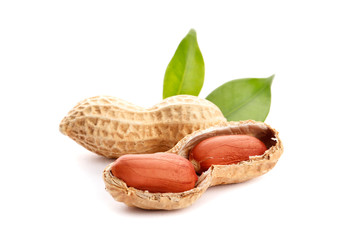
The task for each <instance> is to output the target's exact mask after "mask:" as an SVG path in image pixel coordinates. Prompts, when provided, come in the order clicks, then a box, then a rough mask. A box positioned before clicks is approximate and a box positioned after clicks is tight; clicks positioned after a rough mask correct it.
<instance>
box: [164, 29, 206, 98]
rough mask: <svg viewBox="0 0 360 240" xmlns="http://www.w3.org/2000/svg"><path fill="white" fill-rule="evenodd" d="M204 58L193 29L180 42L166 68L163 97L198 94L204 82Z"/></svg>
mask: <svg viewBox="0 0 360 240" xmlns="http://www.w3.org/2000/svg"><path fill="white" fill-rule="evenodd" d="M204 77H205V66H204V59H203V56H202V54H201V51H200V49H199V45H198V43H197V39H196V32H195V30H194V29H191V30H190V31H189V33H188V34H187V35H186V36H185V38H184V39H183V40H182V41H181V42H180V44H179V46H178V48H177V49H176V52H175V54H174V56H173V58H172V59H171V61H170V63H169V65H168V66H167V68H166V72H165V77H164V87H163V98H164V99H165V98H167V97H170V96H174V95H180V94H188V95H194V96H197V95H199V93H200V90H201V88H202V86H203V83H204Z"/></svg>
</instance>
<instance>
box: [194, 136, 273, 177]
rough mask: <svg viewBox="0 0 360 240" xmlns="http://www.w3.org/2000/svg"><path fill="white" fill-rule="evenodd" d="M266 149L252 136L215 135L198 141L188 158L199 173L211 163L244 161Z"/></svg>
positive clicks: (228, 163) (222, 163)
mask: <svg viewBox="0 0 360 240" xmlns="http://www.w3.org/2000/svg"><path fill="white" fill-rule="evenodd" d="M266 150H267V148H266V146H265V144H264V143H263V142H262V141H260V140H259V139H257V138H256V137H253V136H248V135H223V136H215V137H210V138H207V139H205V140H203V141H201V142H200V143H198V144H197V145H196V146H195V147H194V148H193V149H192V150H191V151H190V154H189V160H190V161H191V162H192V163H193V165H194V166H195V170H196V172H197V173H199V174H200V173H202V172H205V171H206V170H208V169H209V168H210V167H211V166H212V165H230V164H234V163H238V162H241V161H246V160H249V157H250V156H256V155H262V154H263V153H264V152H265V151H266Z"/></svg>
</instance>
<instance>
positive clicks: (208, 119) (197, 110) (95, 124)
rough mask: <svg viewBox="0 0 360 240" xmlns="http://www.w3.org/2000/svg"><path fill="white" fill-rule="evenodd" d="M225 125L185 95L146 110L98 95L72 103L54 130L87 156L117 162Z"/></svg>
mask: <svg viewBox="0 0 360 240" xmlns="http://www.w3.org/2000/svg"><path fill="white" fill-rule="evenodd" d="M225 121H226V119H225V118H224V116H223V114H222V113H221V111H220V109H219V108H218V107H217V106H216V105H215V104H213V103H211V102H209V101H207V100H205V99H201V98H198V97H194V96H189V95H178V96H173V97H169V98H167V99H165V100H163V101H162V102H160V103H159V104H157V105H155V106H153V107H151V108H148V109H145V108H142V107H138V106H135V105H133V104H131V103H128V102H125V101H123V100H121V99H119V98H115V97H109V96H98V97H92V98H88V99H85V100H83V101H82V102H80V103H78V104H77V105H76V106H75V107H74V108H73V109H72V110H71V111H70V112H69V113H68V115H67V116H66V117H65V118H64V119H63V120H62V121H61V123H60V131H61V132H62V133H63V134H65V135H67V136H69V137H70V138H72V139H73V140H74V141H76V142H77V143H79V144H80V145H82V146H83V147H85V148H86V149H88V150H90V151H92V152H95V153H97V154H100V155H103V156H105V157H108V158H118V157H119V156H121V155H124V154H133V153H135V154H136V153H155V152H164V151H167V150H169V149H170V148H172V147H173V146H174V145H175V144H176V143H177V142H178V141H179V140H180V139H182V138H183V137H184V136H185V135H187V134H190V133H192V132H193V131H196V130H199V129H205V128H208V127H210V126H213V125H216V124H218V123H221V122H225Z"/></svg>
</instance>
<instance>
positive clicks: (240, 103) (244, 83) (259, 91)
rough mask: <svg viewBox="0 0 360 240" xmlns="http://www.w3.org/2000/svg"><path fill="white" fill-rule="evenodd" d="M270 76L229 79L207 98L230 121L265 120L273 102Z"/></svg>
mask: <svg viewBox="0 0 360 240" xmlns="http://www.w3.org/2000/svg"><path fill="white" fill-rule="evenodd" d="M273 78H274V75H273V76H271V77H269V78H244V79H237V80H233V81H229V82H227V83H225V84H223V85H221V86H220V87H218V88H217V89H215V90H214V91H213V92H212V93H210V94H209V96H207V97H206V99H207V100H209V101H211V102H213V103H214V104H216V105H217V106H218V107H219V108H220V110H221V111H222V113H223V114H224V116H225V118H226V119H227V120H228V121H240V120H248V119H253V120H256V121H265V119H266V117H267V115H268V113H269V110H270V103H271V83H272V81H273Z"/></svg>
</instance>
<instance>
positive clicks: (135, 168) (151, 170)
mask: <svg viewBox="0 0 360 240" xmlns="http://www.w3.org/2000/svg"><path fill="white" fill-rule="evenodd" d="M111 173H112V174H113V175H114V176H115V177H117V178H119V179H121V180H122V181H124V182H125V183H126V184H127V185H128V186H129V187H134V188H136V189H140V190H144V191H145V190H148V191H149V192H153V193H156V192H157V193H166V192H171V193H175V192H184V191H187V190H190V189H192V188H194V187H195V183H196V181H197V180H198V177H197V175H196V173H195V169H194V166H193V165H192V164H191V163H190V162H189V161H188V160H187V159H186V158H183V157H181V156H179V155H176V154H173V153H155V154H127V155H123V156H121V157H120V158H118V159H117V160H116V162H115V163H114V164H113V166H112V168H111Z"/></svg>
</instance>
